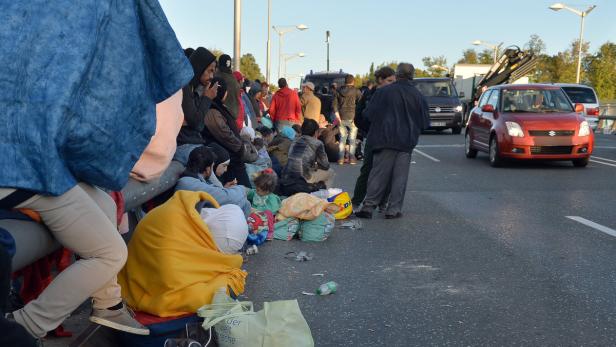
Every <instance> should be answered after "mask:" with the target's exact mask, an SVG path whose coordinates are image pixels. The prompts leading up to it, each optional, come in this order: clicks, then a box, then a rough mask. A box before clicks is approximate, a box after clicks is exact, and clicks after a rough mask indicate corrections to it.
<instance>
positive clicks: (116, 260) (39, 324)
mask: <svg viewBox="0 0 616 347" xmlns="http://www.w3.org/2000/svg"><path fill="white" fill-rule="evenodd" d="M96 195H97V197H96V198H97V199H99V198H100V199H103V197H102V195H98V193H97V194H96ZM108 199H109V200H108V201H111V198H110V197H109V198H108ZM108 201H107V203H104V204H103V207H101V206H99V205H97V204H96V202H95V201H94V200H93V199H92V198H90V196H88V194H87V193H86V192H85V191H84V189H83V188H81V187H80V186H76V187H74V188H72V189H71V190H69V191H68V192H66V193H64V194H63V195H61V196H58V197H52V196H42V195H36V196H34V197H33V198H31V199H29V200H27V201H26V202H24V203H23V204H21V205H19V207H21V208H29V209H32V210H34V211H36V212H38V213H39V214H40V216H41V219H42V220H43V222H44V223H45V225H46V226H47V227H48V228H49V230H50V231H51V233H52V234H53V235H54V237H55V238H56V239H57V240H58V242H60V244H62V245H63V246H64V247H67V248H69V249H71V250H73V251H74V252H75V253H76V254H78V255H79V256H80V257H81V259H80V260H78V261H77V262H75V263H74V264H72V265H71V266H69V267H68V268H67V269H65V270H64V271H62V272H61V273H60V274H58V276H57V277H56V278H55V279H54V280H53V282H51V284H50V285H49V286H48V287H47V288H46V289H45V290H44V291H43V293H41V295H39V297H38V298H37V299H35V300H33V301H31V302H30V303H28V304H27V305H26V306H25V307H24V308H22V309H21V310H18V311H16V312H14V316H15V320H16V321H17V322H18V323H20V324H21V325H22V326H24V327H25V328H26V329H27V330H29V332H30V333H32V334H33V335H34V336H39V337H42V336H45V334H46V333H47V331H51V330H53V329H55V328H56V327H58V325H60V324H61V323H62V321H64V319H66V318H67V317H68V316H69V315H70V314H71V312H73V311H74V310H75V309H76V308H77V307H78V306H79V305H81V303H82V302H84V301H85V300H87V299H88V298H89V297H90V296H92V295H93V294H95V295H97V296H98V297H97V299H96V300H95V305H97V306H102V305H112V306H113V305H115V304H118V303H119V302H121V297H120V292H119V287H117V285H114V283H115V276H116V275H117V273H118V272H119V271H120V270H121V269H122V267H123V266H124V263H125V262H126V257H127V250H126V244H125V243H124V241H123V240H122V237H121V236H120V234H119V233H118V231H117V229H116V227H115V208H114V209H113V211H112V208H111V206H112V204H113V201H111V203H108Z"/></svg>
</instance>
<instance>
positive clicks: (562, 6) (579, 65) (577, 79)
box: [549, 2, 597, 83]
mask: <svg viewBox="0 0 616 347" xmlns="http://www.w3.org/2000/svg"><path fill="white" fill-rule="evenodd" d="M595 7H597V6H596V5H592V6H590V7H589V8H587V9H586V11H580V10H576V9H575V8H571V7H569V6H567V5H565V4H563V3H560V2H557V3H555V4H553V5H552V6H550V7H549V8H550V10H552V11H560V10H567V11H571V12H573V13H575V14H577V15H578V16H580V17H581V23H580V40H579V41H578V61H577V71H576V74H575V83H580V75H581V71H582V47H583V46H584V19H585V18H586V16H588V14H589V13H590V12H591V11H592V10H594V9H595Z"/></svg>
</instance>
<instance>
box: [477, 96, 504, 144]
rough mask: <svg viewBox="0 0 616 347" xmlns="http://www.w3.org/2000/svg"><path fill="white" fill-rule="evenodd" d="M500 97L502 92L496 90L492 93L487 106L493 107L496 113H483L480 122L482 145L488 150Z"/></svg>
mask: <svg viewBox="0 0 616 347" xmlns="http://www.w3.org/2000/svg"><path fill="white" fill-rule="evenodd" d="M499 96H500V90H498V89H494V90H492V93H491V94H490V96H489V97H488V100H487V102H486V105H492V107H493V108H494V112H484V111H481V120H480V122H479V127H480V128H481V139H480V141H481V142H482V145H483V146H485V147H486V148H488V147H489V146H490V133H491V132H492V126H493V125H494V121H495V117H494V115H495V114H496V112H498V99H499Z"/></svg>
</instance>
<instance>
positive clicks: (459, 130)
mask: <svg viewBox="0 0 616 347" xmlns="http://www.w3.org/2000/svg"><path fill="white" fill-rule="evenodd" d="M451 133H452V134H453V135H460V133H462V127H455V128H451Z"/></svg>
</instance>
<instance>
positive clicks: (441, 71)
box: [421, 55, 449, 77]
mask: <svg viewBox="0 0 616 347" xmlns="http://www.w3.org/2000/svg"><path fill="white" fill-rule="evenodd" d="M421 61H422V62H423V64H424V66H425V67H426V71H427V72H428V73H429V74H430V75H431V76H432V77H443V76H445V75H446V74H447V73H448V71H449V70H448V68H447V59H446V58H445V56H443V55H441V56H438V57H424V58H423V59H421Z"/></svg>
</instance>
